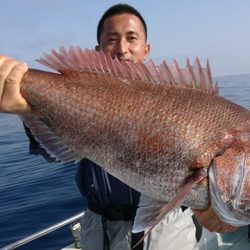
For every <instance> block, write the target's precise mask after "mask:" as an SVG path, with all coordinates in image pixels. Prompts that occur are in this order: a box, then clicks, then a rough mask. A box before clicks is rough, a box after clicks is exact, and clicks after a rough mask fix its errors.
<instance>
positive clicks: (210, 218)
mask: <svg viewBox="0 0 250 250" xmlns="http://www.w3.org/2000/svg"><path fill="white" fill-rule="evenodd" d="M193 212H194V215H195V217H196V218H197V220H198V222H199V224H200V225H201V226H202V227H204V228H206V229H207V230H208V231H210V232H216V233H226V232H234V231H236V230H237V227H234V226H231V225H229V224H226V223H224V222H223V221H221V220H220V219H219V217H218V216H217V214H216V213H215V212H214V210H213V208H212V206H211V205H210V206H209V207H208V208H207V209H206V210H193Z"/></svg>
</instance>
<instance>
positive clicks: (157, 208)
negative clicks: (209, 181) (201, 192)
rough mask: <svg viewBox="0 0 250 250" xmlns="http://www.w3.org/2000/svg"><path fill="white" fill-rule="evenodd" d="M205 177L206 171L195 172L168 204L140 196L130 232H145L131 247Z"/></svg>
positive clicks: (179, 203)
mask: <svg viewBox="0 0 250 250" xmlns="http://www.w3.org/2000/svg"><path fill="white" fill-rule="evenodd" d="M205 177H207V170H206V169H199V170H196V171H195V172H194V173H193V174H192V175H191V176H190V178H189V179H188V181H187V183H186V184H185V185H184V186H183V187H182V188H181V189H180V191H179V192H178V194H177V195H176V196H175V197H174V198H173V199H172V200H171V201H170V202H168V203H166V202H164V201H158V200H154V199H152V198H150V197H147V196H145V195H141V198H140V202H139V205H138V209H137V212H136V216H135V220H134V225H133V229H132V232H133V233H138V232H141V231H147V232H146V233H145V234H144V236H143V237H142V238H141V239H140V240H139V241H138V242H137V243H136V245H135V246H133V248H132V249H134V248H135V247H136V246H137V245H139V243H140V242H142V241H143V239H144V238H145V237H146V236H147V235H148V234H149V233H150V232H151V231H152V229H153V228H154V227H155V226H156V225H157V224H158V223H159V222H160V221H161V220H162V219H163V218H164V217H165V216H166V215H167V214H168V213H169V212H170V211H171V210H172V209H173V208H175V207H178V206H180V205H181V202H182V201H183V200H184V198H186V196H187V195H188V194H189V193H190V192H191V190H192V188H193V187H194V186H195V185H196V184H197V183H199V182H200V181H202V180H203V179H204V178H205Z"/></svg>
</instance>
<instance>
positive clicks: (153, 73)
mask: <svg viewBox="0 0 250 250" xmlns="http://www.w3.org/2000/svg"><path fill="white" fill-rule="evenodd" d="M37 61H38V62H39V63H41V64H43V65H45V66H47V67H49V68H51V69H53V70H55V71H57V72H60V73H62V74H63V75H65V76H69V77H70V75H71V74H70V72H71V73H72V72H74V73H76V72H91V73H102V74H105V75H107V74H108V75H111V76H115V77H119V78H123V79H132V80H143V81H149V82H152V83H157V84H167V85H174V86H177V87H178V86H179V87H186V88H193V89H199V90H202V91H205V92H208V93H213V94H218V93H219V90H218V85H217V83H216V84H214V83H213V80H212V76H211V70H210V65H209V62H208V61H207V65H206V67H205V68H204V67H202V66H201V64H200V60H199V59H198V58H196V60H195V63H194V64H193V65H191V64H190V62H189V59H187V63H186V67H185V68H180V67H179V65H178V63H177V62H176V60H174V61H173V63H172V64H170V65H168V64H167V63H166V61H163V62H162V63H161V64H160V65H159V66H156V65H155V64H154V62H153V61H152V60H150V61H148V62H147V63H146V64H144V63H135V64H134V63H132V62H128V61H119V60H118V59H117V58H114V59H113V58H112V57H111V55H110V54H108V53H104V52H103V51H98V52H97V51H95V50H88V49H82V48H80V47H78V46H75V47H73V46H70V47H69V49H65V47H60V48H59V50H58V51H56V50H54V49H52V50H51V51H50V53H44V54H43V56H42V57H41V58H40V59H38V60H37Z"/></svg>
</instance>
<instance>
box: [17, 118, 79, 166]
mask: <svg viewBox="0 0 250 250" xmlns="http://www.w3.org/2000/svg"><path fill="white" fill-rule="evenodd" d="M19 117H20V119H21V120H22V121H23V122H24V124H25V126H26V127H27V128H29V129H30V131H31V133H32V135H33V136H34V138H35V139H36V141H37V142H38V143H39V144H40V145H41V146H42V147H43V148H44V149H45V150H46V152H47V153H48V154H49V155H50V157H51V158H53V159H55V161H58V162H61V163H63V164H67V163H71V162H78V161H79V160H80V159H79V157H78V156H77V155H76V154H75V153H74V152H73V151H72V150H71V149H69V148H68V147H67V146H66V145H65V144H64V143H63V141H62V140H61V139H60V138H59V137H58V136H56V135H55V134H54V133H53V132H52V131H51V130H50V128H49V127H48V126H47V125H46V124H45V123H44V122H43V121H41V120H40V119H39V118H37V117H34V116H29V115H24V116H21V115H20V116H19Z"/></svg>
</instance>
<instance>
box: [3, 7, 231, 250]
mask: <svg viewBox="0 0 250 250" xmlns="http://www.w3.org/2000/svg"><path fill="white" fill-rule="evenodd" d="M97 41H98V45H97V46H96V50H102V51H105V52H109V53H110V54H111V55H112V57H113V58H114V57H117V58H118V59H119V60H128V61H132V62H133V63H137V62H139V61H144V60H145V59H146V58H147V56H148V54H149V51H150V45H149V44H148V43H147V26H146V23H145V21H144V19H143V18H142V16H141V15H140V13H139V12H138V11H137V10H135V9H134V8H133V7H131V6H129V5H126V4H118V5H115V6H112V7H111V8H109V9H108V10H107V11H106V12H105V13H104V15H103V16H102V18H101V19H100V21H99V24H98V27H97ZM26 71H27V65H25V64H22V63H18V62H16V61H14V60H12V59H8V58H6V57H3V56H2V57H0V76H1V78H0V111H1V112H8V113H22V114H34V115H36V113H37V111H35V110H33V109H32V107H30V106H29V104H28V103H27V102H26V101H25V100H24V99H23V98H22V96H21V95H20V93H19V86H20V81H21V79H22V76H23V74H24V73H25V72H26ZM28 133H29V131H28ZM29 137H30V140H31V145H33V146H32V150H33V153H37V152H38V151H39V152H38V153H40V154H43V153H41V152H42V150H41V148H40V146H39V145H38V144H37V143H36V142H35V141H34V139H33V137H32V135H30V134H29ZM76 179H77V183H78V187H79V189H80V191H81V193H82V194H83V196H85V197H86V198H87V201H88V209H87V211H86V213H85V215H84V217H83V218H82V229H81V230H82V237H81V245H82V248H83V249H84V250H88V249H91V250H95V249H98V250H99V249H120V250H122V249H130V245H131V244H132V245H133V244H134V242H135V241H136V238H140V237H141V236H136V235H133V237H132V240H131V228H132V224H133V219H134V215H135V212H136V206H137V204H138V202H139V193H138V192H136V191H135V190H133V189H131V188H130V187H128V186H127V185H125V184H123V183H122V182H120V181H119V180H117V179H116V178H114V177H112V176H111V175H109V174H108V173H106V172H105V171H103V170H102V169H101V168H100V167H99V166H97V165H96V164H94V163H92V162H90V161H89V160H87V159H83V160H82V161H81V162H80V164H79V168H78V172H77V176H76ZM196 214H197V217H198V220H199V221H200V223H201V224H202V225H204V226H206V227H207V228H208V229H209V230H210V231H217V232H224V231H231V230H234V228H233V227H231V226H229V225H226V224H224V223H222V222H221V221H219V219H218V217H217V216H216V215H215V214H214V212H213V210H212V208H211V207H209V209H208V210H206V211H196ZM131 241H132V243H131ZM140 247H141V248H140V249H142V246H140ZM195 247H196V240H195V227H194V225H193V222H192V219H191V213H190V209H186V210H185V211H183V209H181V208H180V209H175V210H174V211H172V212H170V213H169V214H168V215H167V216H166V217H165V218H164V220H163V221H162V222H160V223H159V225H157V226H156V228H155V229H153V231H152V232H151V234H150V235H149V237H147V238H146V239H145V240H144V246H143V249H158V250H161V249H166V248H167V249H194V248H195Z"/></svg>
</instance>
